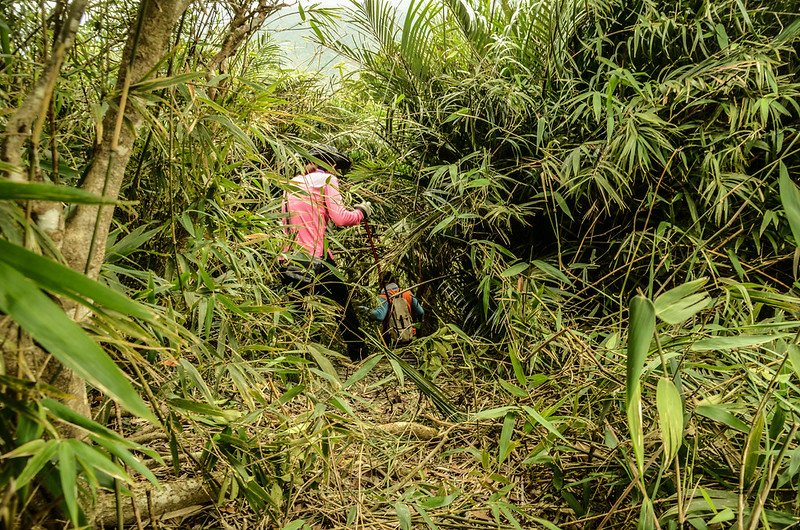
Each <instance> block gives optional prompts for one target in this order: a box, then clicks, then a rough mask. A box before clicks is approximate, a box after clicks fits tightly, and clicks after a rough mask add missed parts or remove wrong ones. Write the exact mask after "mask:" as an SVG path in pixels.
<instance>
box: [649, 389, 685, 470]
mask: <svg viewBox="0 0 800 530" xmlns="http://www.w3.org/2000/svg"><path fill="white" fill-rule="evenodd" d="M656 408H657V409H658V424H659V427H660V428H661V442H662V443H663V444H664V467H665V468H666V467H667V466H669V465H670V464H671V463H672V460H673V459H674V458H675V455H676V454H678V449H679V448H680V446H681V442H682V440H683V404H682V403H681V395H680V393H679V392H678V389H677V387H676V386H675V383H674V382H673V381H672V380H671V379H666V378H663V377H662V378H661V379H659V381H658V388H657V389H656Z"/></svg>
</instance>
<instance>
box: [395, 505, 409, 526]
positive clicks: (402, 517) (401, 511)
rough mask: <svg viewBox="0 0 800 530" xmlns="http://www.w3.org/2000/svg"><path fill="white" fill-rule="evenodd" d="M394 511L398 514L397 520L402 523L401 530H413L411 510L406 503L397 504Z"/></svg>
mask: <svg viewBox="0 0 800 530" xmlns="http://www.w3.org/2000/svg"><path fill="white" fill-rule="evenodd" d="M394 510H395V512H397V519H398V520H399V521H400V528H401V530H411V510H410V509H409V508H408V505H407V504H406V503H404V502H399V501H398V502H396V503H395V505H394Z"/></svg>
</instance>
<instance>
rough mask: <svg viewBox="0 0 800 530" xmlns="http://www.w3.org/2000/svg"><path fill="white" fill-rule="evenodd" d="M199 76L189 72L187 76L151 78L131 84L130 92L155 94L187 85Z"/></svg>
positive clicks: (197, 73) (196, 73)
mask: <svg viewBox="0 0 800 530" xmlns="http://www.w3.org/2000/svg"><path fill="white" fill-rule="evenodd" d="M200 75H201V74H200V73H199V72H191V73H187V74H178V75H173V76H170V77H153V78H149V79H145V80H144V81H139V82H138V83H135V84H132V85H131V92H134V91H135V92H155V91H156V90H161V89H164V88H170V87H174V86H177V85H183V84H186V83H189V82H190V81H193V80H195V79H198V78H199V77H200Z"/></svg>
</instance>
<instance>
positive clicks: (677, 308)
mask: <svg viewBox="0 0 800 530" xmlns="http://www.w3.org/2000/svg"><path fill="white" fill-rule="evenodd" d="M707 280H708V279H707V278H698V279H697V280H693V281H691V282H687V283H685V284H683V285H679V286H678V287H675V288H673V289H670V290H669V291H667V292H665V293H663V294H661V295H660V296H659V297H658V298H656V299H655V301H654V302H653V306H654V307H655V312H656V316H657V317H658V318H660V319H661V320H663V321H664V322H667V323H668V324H682V323H683V322H685V321H686V320H688V319H689V318H691V317H692V316H694V315H695V314H696V313H698V312H699V311H701V310H703V309H705V308H706V307H707V306H708V303H709V301H710V300H711V298H710V297H709V296H708V293H706V292H705V291H703V292H701V293H698V292H697V291H698V290H699V289H700V288H701V287H703V285H705V283H706V281H707Z"/></svg>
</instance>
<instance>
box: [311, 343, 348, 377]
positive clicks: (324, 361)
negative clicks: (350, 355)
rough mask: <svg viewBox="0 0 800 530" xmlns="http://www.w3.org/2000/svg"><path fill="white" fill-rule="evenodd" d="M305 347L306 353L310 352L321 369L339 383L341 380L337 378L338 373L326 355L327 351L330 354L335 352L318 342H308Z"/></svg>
mask: <svg viewBox="0 0 800 530" xmlns="http://www.w3.org/2000/svg"><path fill="white" fill-rule="evenodd" d="M306 348H307V349H308V353H310V354H311V357H313V358H314V360H315V361H316V362H317V364H318V365H319V367H320V368H321V369H322V371H323V372H325V373H326V374H328V375H329V376H331V378H332V379H333V380H334V381H336V382H337V383H338V384H339V385H341V384H342V381H341V380H340V379H339V373H338V372H337V371H336V368H334V367H333V364H332V363H331V361H330V359H328V356H327V355H326V353H328V352H329V353H330V354H332V355H335V352H332V351H331V350H328V349H327V348H325V347H323V346H321V345H319V344H308V345H306Z"/></svg>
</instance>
